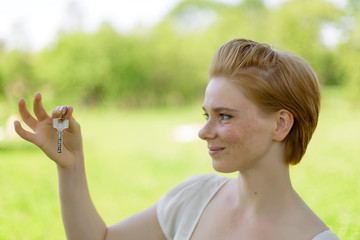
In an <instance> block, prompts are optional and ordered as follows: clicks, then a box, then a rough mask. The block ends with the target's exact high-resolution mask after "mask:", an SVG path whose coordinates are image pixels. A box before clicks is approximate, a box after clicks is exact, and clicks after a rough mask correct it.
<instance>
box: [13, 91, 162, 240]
mask: <svg viewBox="0 0 360 240" xmlns="http://www.w3.org/2000/svg"><path fill="white" fill-rule="evenodd" d="M33 108H34V113H35V116H36V117H33V116H32V115H31V114H30V113H29V111H28V110H27V108H26V104H25V101H24V100H23V99H21V100H19V112H20V115H21V117H22V119H23V121H24V122H25V123H26V124H27V125H28V126H29V127H30V128H31V129H32V130H33V132H29V131H26V130H24V129H23V128H22V126H21V124H20V122H18V121H15V123H14V126H15V130H16V132H17V133H18V134H19V136H20V137H22V138H23V139H25V140H27V141H29V142H31V143H33V144H35V145H36V146H38V147H39V148H40V149H41V150H42V151H43V152H44V153H45V154H46V155H47V156H48V157H49V158H51V159H52V160H53V161H54V162H55V163H56V165H57V170H58V175H59V194H60V203H61V213H62V218H63V223H64V227H65V231H66V236H67V238H68V239H75V240H82V239H84V240H85V239H86V240H91V239H94V240H95V239H96V240H103V239H126V240H128V239H149V240H151V239H154V240H155V239H156V240H158V239H166V238H165V236H164V234H163V233H162V231H161V228H160V225H159V223H158V220H157V215H156V206H155V205H154V206H152V207H150V208H149V209H147V210H145V211H143V212H140V213H138V214H135V215H134V216H132V217H130V218H128V219H125V220H123V221H121V222H119V223H117V224H115V225H113V226H111V227H109V228H107V227H106V224H105V223H104V221H103V220H102V218H101V216H100V215H99V214H98V212H97V210H96V208H95V206H94V204H93V202H92V200H91V197H90V194H89V189H88V186H87V181H86V175H85V164H84V154H83V148H82V138H81V131H80V125H79V124H78V123H77V122H76V121H75V119H74V118H73V117H72V113H73V108H72V107H69V108H68V111H67V113H66V115H65V118H66V119H69V128H68V129H66V130H65V131H64V138H63V141H64V147H63V151H62V153H60V154H59V153H57V148H56V146H57V138H56V130H55V129H54V128H53V127H52V119H53V118H57V117H60V115H61V111H62V109H61V108H60V107H56V108H55V109H54V110H53V111H52V114H51V116H49V115H48V114H47V113H46V111H45V109H44V108H43V105H42V103H41V95H40V94H39V93H37V94H35V97H34V104H33Z"/></svg>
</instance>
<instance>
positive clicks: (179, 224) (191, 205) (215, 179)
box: [157, 174, 339, 240]
mask: <svg viewBox="0 0 360 240" xmlns="http://www.w3.org/2000/svg"><path fill="white" fill-rule="evenodd" d="M228 180H229V178H226V177H223V176H218V175H216V174H205V175H197V176H193V177H191V178H189V179H187V180H185V181H184V182H182V183H180V184H179V185H177V186H175V187H174V188H173V189H171V190H170V191H169V192H168V193H167V194H165V195H164V196H162V197H161V198H160V200H159V202H158V203H157V216H158V219H159V223H160V226H161V229H162V231H163V232H164V234H165V236H166V239H167V240H189V239H190V237H191V235H192V233H193V231H194V229H195V227H196V225H197V223H198V221H199V219H200V217H201V215H202V213H203V211H204V209H205V207H206V206H207V204H208V203H209V202H210V200H211V199H212V197H213V196H214V195H215V193H216V192H217V191H218V190H219V189H220V188H221V187H222V186H223V185H224V184H225V183H226V182H227V181H228ZM312 240H339V239H338V238H337V237H336V235H335V234H334V233H332V232H331V230H330V229H328V230H326V231H324V232H321V233H319V234H317V235H316V236H315V237H314V238H313V239H312Z"/></svg>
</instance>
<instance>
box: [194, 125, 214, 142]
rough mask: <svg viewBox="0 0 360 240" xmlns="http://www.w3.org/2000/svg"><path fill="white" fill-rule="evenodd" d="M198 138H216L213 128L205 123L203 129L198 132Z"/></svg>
mask: <svg viewBox="0 0 360 240" xmlns="http://www.w3.org/2000/svg"><path fill="white" fill-rule="evenodd" d="M198 135H199V138H201V139H202V140H208V139H213V138H215V136H216V132H215V128H214V126H212V123H211V122H210V120H209V121H207V123H206V124H205V125H204V127H203V128H201V129H200V130H199V132H198Z"/></svg>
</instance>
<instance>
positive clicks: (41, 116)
mask: <svg viewBox="0 0 360 240" xmlns="http://www.w3.org/2000/svg"><path fill="white" fill-rule="evenodd" d="M33 105H34V113H35V116H36V117H37V119H38V120H39V121H43V120H46V119H47V118H50V116H49V115H48V114H47V113H46V111H45V109H44V107H43V105H42V102H41V94H40V93H36V94H35V96H34V102H33Z"/></svg>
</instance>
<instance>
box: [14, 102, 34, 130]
mask: <svg viewBox="0 0 360 240" xmlns="http://www.w3.org/2000/svg"><path fill="white" fill-rule="evenodd" d="M18 107H19V113H20V115H21V118H22V120H23V121H24V122H25V123H26V125H28V126H29V127H30V128H31V129H32V130H34V131H35V127H36V124H37V123H38V121H37V120H36V119H35V118H34V117H33V116H32V115H31V114H30V113H29V111H28V109H27V108H26V103H25V100H24V99H20V100H19V101H18Z"/></svg>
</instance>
